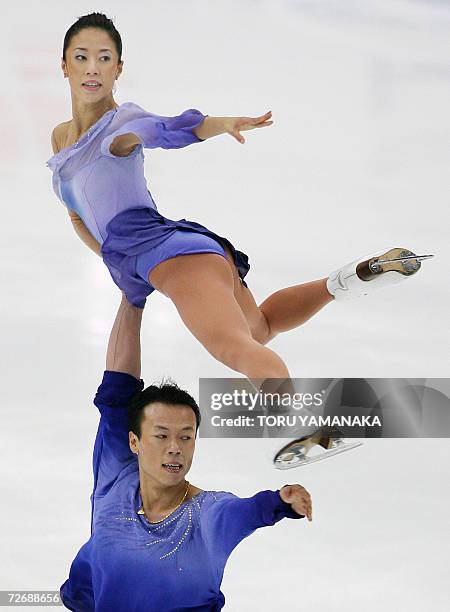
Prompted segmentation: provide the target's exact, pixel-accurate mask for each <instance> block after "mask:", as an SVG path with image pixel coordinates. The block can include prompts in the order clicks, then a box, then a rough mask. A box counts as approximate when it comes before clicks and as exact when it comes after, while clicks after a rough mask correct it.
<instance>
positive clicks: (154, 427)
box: [130, 402, 196, 486]
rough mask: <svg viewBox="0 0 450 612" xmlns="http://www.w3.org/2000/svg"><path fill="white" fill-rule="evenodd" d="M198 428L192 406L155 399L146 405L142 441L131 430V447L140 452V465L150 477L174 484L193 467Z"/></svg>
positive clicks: (169, 484) (142, 425)
mask: <svg viewBox="0 0 450 612" xmlns="http://www.w3.org/2000/svg"><path fill="white" fill-rule="evenodd" d="M195 429H196V418H195V413H194V411H193V410H192V408H191V407H190V406H182V405H167V404H162V403H159V402H155V403H153V404H150V405H149V406H146V407H145V408H144V416H143V420H142V424H141V438H140V440H139V439H138V438H137V436H135V434H133V433H132V432H130V447H131V449H132V450H133V451H134V452H136V451H138V452H139V465H140V468H141V469H142V470H143V471H144V473H145V474H146V475H147V476H149V477H151V478H152V479H154V480H156V481H157V482H158V483H159V484H162V485H165V486H173V485H176V484H178V483H179V482H182V481H183V479H184V477H185V476H186V474H187V473H188V472H189V469H190V467H191V464H192V459H193V456H194V450H195ZM172 466H173V467H172ZM175 466H178V467H175Z"/></svg>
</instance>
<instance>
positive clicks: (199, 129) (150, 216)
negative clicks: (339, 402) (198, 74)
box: [47, 13, 421, 390]
mask: <svg viewBox="0 0 450 612" xmlns="http://www.w3.org/2000/svg"><path fill="white" fill-rule="evenodd" d="M121 56H122V42H121V38H120V35H119V33H118V31H117V30H116V28H115V27H114V25H113V23H112V21H110V20H109V19H108V18H107V17H106V16H105V15H103V14H101V13H92V14H90V15H85V16H83V17H80V19H78V21H77V22H76V23H74V24H73V25H72V26H71V27H70V28H69V30H68V31H67V33H66V35H65V38H64V45H63V57H62V61H61V66H62V70H63V72H64V76H65V77H66V78H68V79H69V83H70V91H71V97H72V115H73V117H72V119H71V120H70V121H67V122H65V123H62V124H60V125H58V126H57V127H56V128H55V129H54V130H53V134H52V146H53V151H54V155H53V157H51V158H50V159H49V160H48V162H47V165H48V166H49V167H50V168H51V170H52V171H53V188H54V191H55V193H56V195H57V196H58V198H59V199H60V200H61V201H62V202H63V204H65V205H66V206H67V209H68V212H69V215H70V217H71V219H72V222H73V224H74V227H75V230H76V232H77V233H78V234H79V236H80V237H81V239H82V240H83V241H84V242H85V243H86V244H87V245H88V246H89V247H90V248H91V249H92V250H93V251H95V252H96V253H97V254H99V255H101V256H102V258H103V261H104V262H105V264H106V265H107V267H108V269H109V271H110V273H111V276H112V278H113V280H114V282H115V283H116V284H117V285H118V286H119V287H120V289H121V290H123V291H124V292H125V294H126V296H127V298H128V300H129V301H130V303H132V304H133V305H135V306H137V307H141V308H142V307H143V306H144V303H145V300H146V297H147V296H148V295H149V294H150V293H151V292H152V291H154V290H155V289H157V290H158V291H160V292H161V293H162V294H164V295H166V296H167V297H169V298H170V299H171V300H172V301H173V303H174V304H175V306H176V308H177V310H178V312H179V313H180V316H181V318H182V320H183V321H184V323H185V324H186V326H187V327H188V329H189V330H190V331H191V333H192V334H193V335H194V336H195V337H196V338H197V339H198V340H199V341H200V342H201V343H202V344H203V346H204V347H205V348H206V349H207V350H208V351H209V353H210V354H211V355H213V356H214V357H215V358H216V359H218V360H219V361H221V362H222V363H224V364H225V365H227V366H228V367H230V368H231V369H233V370H236V371H237V372H240V373H242V374H244V375H245V376H247V377H248V378H249V379H250V380H252V381H253V382H254V381H258V383H257V385H256V386H260V388H262V386H263V385H264V384H265V383H264V382H263V383H261V381H267V380H271V379H277V380H279V379H283V380H285V381H289V372H288V369H287V367H286V365H285V363H284V362H283V360H282V359H281V358H280V357H279V356H278V355H277V354H276V353H275V352H274V351H272V350H270V349H269V348H267V347H266V346H265V345H266V344H267V343H268V342H269V340H271V339H272V338H274V337H275V336H276V335H277V334H278V333H280V332H283V331H287V330H291V329H294V328H296V327H298V326H299V325H301V324H302V323H304V322H305V321H307V320H308V319H309V318H310V317H311V316H313V315H314V314H315V313H317V312H318V311H319V310H320V309H321V308H323V307H324V306H325V305H326V304H328V303H329V302H331V301H332V300H333V299H346V298H347V297H350V296H353V295H362V294H365V293H367V292H368V291H369V290H370V289H373V288H376V287H379V286H383V285H386V284H391V283H394V282H398V281H400V280H404V279H406V278H408V277H409V276H411V275H412V274H414V273H415V272H417V270H418V269H419V268H420V265H421V264H420V259H421V257H419V256H415V255H414V254H413V253H411V251H408V250H407V249H391V250H390V251H388V252H387V253H382V254H380V253H378V255H373V256H370V258H369V257H366V258H363V259H361V260H358V261H355V262H352V263H351V264H349V265H347V266H345V267H344V268H342V269H340V270H336V271H335V272H334V273H332V274H331V275H330V276H329V277H328V278H322V279H319V280H315V281H312V282H309V283H304V284H301V285H295V286H293V287H288V288H285V289H282V290H280V291H277V292H276V293H274V294H273V295H271V296H270V297H268V298H267V299H266V300H265V301H264V302H263V303H262V304H260V305H259V306H258V305H257V304H256V302H255V300H254V298H253V296H252V294H251V292H250V290H249V289H248V287H247V285H246V283H245V281H244V277H245V275H246V274H247V272H248V270H249V267H250V266H249V264H248V257H247V255H245V254H244V253H242V252H241V251H238V250H237V249H235V248H234V246H233V245H232V244H231V242H230V241H229V240H228V239H226V238H225V237H223V236H219V235H218V234H216V233H214V232H213V231H211V230H209V229H207V228H206V227H204V226H202V225H200V224H198V223H196V222H193V221H187V220H186V219H181V220H178V221H174V220H172V219H168V218H166V217H163V216H162V215H161V214H160V213H159V212H158V211H157V209H156V204H155V202H154V201H153V198H152V196H151V194H150V191H149V190H148V188H147V184H146V181H145V177H144V172H143V160H144V156H143V148H144V147H145V148H150V149H151V148H156V147H162V148H165V149H171V148H175V149H176V148H181V147H185V146H187V145H189V144H192V143H200V142H202V141H204V140H206V139H208V138H211V137H213V136H217V135H219V134H224V133H227V134H230V135H231V136H233V137H234V138H235V139H236V140H237V141H238V142H240V143H244V138H243V136H242V135H241V132H242V131H245V130H251V129H256V128H264V127H268V126H270V125H271V124H272V121H271V119H270V118H271V112H270V111H269V112H267V113H266V114H265V115H262V116H260V117H254V118H252V117H210V116H205V115H203V114H202V113H201V112H200V111H198V110H196V109H188V110H185V111H184V112H183V113H181V114H180V115H177V116H174V117H165V116H160V115H155V114H153V113H150V112H147V111H145V110H143V109H142V108H141V107H140V106H138V105H137V104H134V103H132V102H125V103H123V104H121V105H118V104H116V102H115V101H114V98H113V94H112V89H113V85H114V83H115V81H116V80H117V79H118V78H119V76H120V74H121V73H122V69H123V61H122V59H121ZM268 384H269V385H270V383H268ZM288 386H289V383H288ZM269 388H270V387H268V388H266V390H269Z"/></svg>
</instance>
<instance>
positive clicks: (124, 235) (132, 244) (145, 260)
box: [101, 207, 250, 308]
mask: <svg viewBox="0 0 450 612" xmlns="http://www.w3.org/2000/svg"><path fill="white" fill-rule="evenodd" d="M106 231H107V237H106V239H105V241H104V242H103V244H102V248H101V252H102V257H103V261H104V262H105V264H106V266H107V267H108V269H109V271H110V273H111V276H112V278H113V281H114V282H115V283H116V285H117V286H118V287H119V288H120V289H121V290H122V291H123V292H124V293H125V295H126V297H127V299H128V301H129V302H130V303H131V304H133V305H134V306H137V307H138V308H144V305H145V301H146V298H147V296H148V295H150V293H152V292H153V291H154V290H155V288H154V287H152V285H150V283H149V282H148V275H149V273H150V271H151V270H152V269H153V268H154V267H155V266H156V265H158V264H159V263H161V262H162V261H165V260H167V259H171V258H172V257H177V256H178V255H190V254H194V253H217V254H219V255H222V256H223V257H226V254H225V250H224V248H225V247H228V249H229V250H230V252H231V254H232V256H233V259H234V263H235V265H236V268H237V271H238V274H239V277H240V279H241V282H242V284H243V285H244V286H245V287H246V286H247V285H246V283H245V281H244V277H245V275H246V274H247V272H248V271H249V269H250V265H249V263H248V257H247V255H246V254H245V253H242V252H241V251H238V250H236V249H235V248H234V246H233V245H232V244H231V242H230V241H229V240H227V239H226V238H224V237H223V236H218V235H217V234H215V233H214V232H212V231H211V230H209V229H207V228H206V227H204V226H203V225H200V224H199V223H195V221H187V220H186V219H180V220H179V221H173V220H172V219H168V218H167V217H163V216H162V215H160V214H159V212H158V211H157V210H155V209H153V208H143V207H136V208H128V209H126V210H124V211H122V212H121V213H119V214H118V215H116V216H115V217H114V218H113V219H111V221H110V222H109V223H108V225H107V226H106Z"/></svg>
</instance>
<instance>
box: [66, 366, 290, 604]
mask: <svg viewBox="0 0 450 612" xmlns="http://www.w3.org/2000/svg"><path fill="white" fill-rule="evenodd" d="M142 388H143V381H142V380H140V381H139V380H137V379H136V378H134V377H133V376H130V375H129V374H123V373H120V372H110V371H106V372H105V373H104V376H103V381H102V384H101V385H100V387H99V389H98V391H97V395H96V397H95V400H94V403H95V405H96V406H97V408H98V409H99V411H100V414H101V417H100V424H99V428H98V432H97V437H96V440H95V445H94V457H93V468H94V490H93V493H92V495H91V505H92V514H91V537H90V539H89V541H88V542H87V543H86V544H84V546H82V547H81V549H80V551H79V552H78V554H77V556H76V557H75V559H74V561H73V562H72V565H71V568H70V574H69V578H68V580H66V582H64V584H63V585H62V586H61V589H60V593H61V598H62V600H63V602H64V605H65V606H66V607H67V608H69V609H70V610H74V611H76V612H90V611H93V610H95V611H96V612H115V611H118V612H123V611H125V610H126V611H127V612H182V611H187V610H191V611H193V610H195V611H197V612H207V611H208V612H213V611H214V612H217V611H218V610H221V609H222V607H223V605H224V602H225V598H224V596H223V594H222V592H221V591H220V584H221V581H222V576H223V572H224V568H225V564H226V561H227V559H228V557H229V555H230V554H231V552H232V550H233V549H234V548H235V547H236V545H237V544H239V542H240V541H241V540H243V539H244V538H245V537H247V536H248V535H250V534H251V533H252V532H253V531H254V530H255V529H258V528H259V527H264V526H266V525H274V524H275V523H276V522H277V521H279V520H280V519H282V518H284V517H290V518H301V515H299V514H297V513H296V512H294V510H292V508H291V506H290V505H289V504H286V503H285V502H283V501H282V499H281V497H280V495H279V492H278V491H276V492H275V491H261V492H260V493H257V494H256V495H254V496H253V497H249V498H239V497H236V496H235V495H233V494H232V493H227V492H224V491H202V492H201V493H199V494H198V495H196V496H195V497H193V498H192V499H190V500H189V501H187V502H185V503H184V504H182V505H181V506H180V508H178V510H176V511H175V512H174V513H173V514H171V515H169V517H167V518H166V519H165V520H164V521H163V522H162V523H157V524H151V523H149V522H148V521H147V519H146V518H145V516H144V515H141V514H137V511H138V510H139V508H140V507H141V504H142V500H141V497H140V494H139V469H138V462H137V458H136V455H135V454H134V453H132V451H131V450H130V447H129V443H128V419H127V405H128V403H129V401H130V398H131V397H132V396H133V395H134V394H135V393H136V392H137V391H140V390H142Z"/></svg>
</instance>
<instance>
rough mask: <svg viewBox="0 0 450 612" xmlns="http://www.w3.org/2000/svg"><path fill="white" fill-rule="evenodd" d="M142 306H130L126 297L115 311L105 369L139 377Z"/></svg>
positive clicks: (123, 297)
mask: <svg viewBox="0 0 450 612" xmlns="http://www.w3.org/2000/svg"><path fill="white" fill-rule="evenodd" d="M143 312H144V310H143V309H142V308H136V307H135V306H132V305H131V304H130V303H129V302H128V300H127V299H126V297H125V296H124V295H123V296H122V301H121V303H120V306H119V310H118V311H117V315H116V319H115V321H114V325H113V328H112V330H111V334H110V336H109V342H108V351H107V353H106V369H107V370H109V371H111V372H124V373H125V374H131V376H134V377H135V378H137V379H139V378H140V377H141V322H142V314H143Z"/></svg>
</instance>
